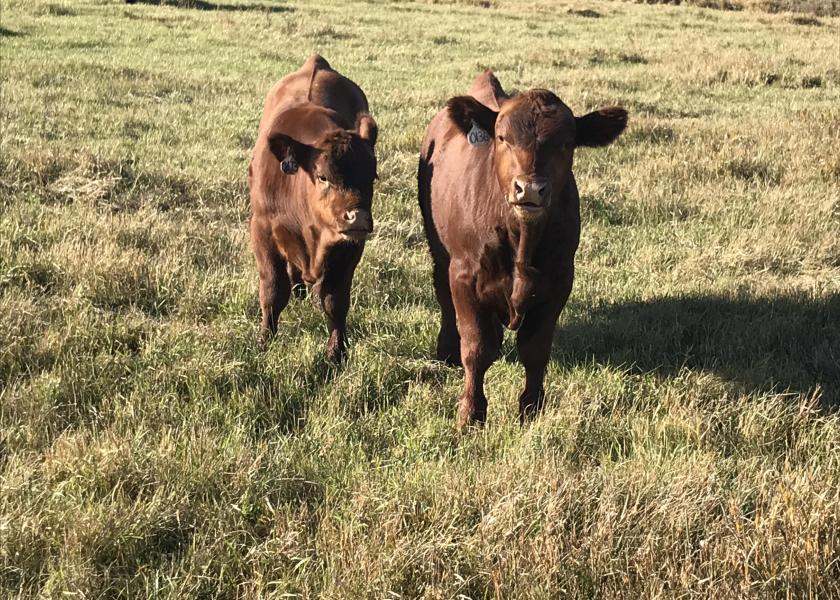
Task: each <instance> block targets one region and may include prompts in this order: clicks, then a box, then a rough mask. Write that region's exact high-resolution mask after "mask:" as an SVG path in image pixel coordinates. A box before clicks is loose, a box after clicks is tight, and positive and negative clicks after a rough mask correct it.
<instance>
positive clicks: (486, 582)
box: [0, 0, 840, 598]
mask: <svg viewBox="0 0 840 600" xmlns="http://www.w3.org/2000/svg"><path fill="white" fill-rule="evenodd" d="M685 4H691V5H692V6H662V5H648V4H647V3H644V4H643V3H632V2H617V1H616V2H599V3H592V2H586V1H583V0H580V1H578V0H564V1H563V2H560V3H558V2H545V1H537V2H534V1H528V2H520V1H519V0H494V1H492V2H487V1H481V0H459V1H446V2H434V1H417V2H410V1H399V2H391V3H385V2H383V3H378V2H364V3H362V2H359V3H355V2H348V3H333V2H314V3H313V2H297V1H288V2H287V1H282V2H273V1H269V0H261V1H251V0H213V1H212V2H211V1H204V0H183V1H181V0H171V1H170V0H163V1H158V0H154V1H152V0H138V1H136V2H134V3H126V2H121V1H120V2H118V1H107V0H78V1H76V2H57V1H55V0H51V1H41V0H37V1H35V2H34V3H33V2H32V1H31V0H8V1H7V2H4V4H3V11H2V15H0V19H2V26H1V27H0V44H2V46H0V52H2V69H0V80H2V98H3V102H2V104H3V111H2V122H1V123H0V125H1V127H0V134H2V152H0V432H1V433H0V472H2V475H0V542H2V543H0V595H2V596H3V597H10V598H18V597H20V598H28V597H58V596H62V597H64V596H67V597H70V596H76V597H86V598H101V597H124V598H138V597H140V598H143V597H154V598H158V597H160V598H164V597H165V598H204V597H218V598H281V597H283V598H288V597H303V598H311V597H327V598H358V597H371V598H386V597H387V598H398V597H399V598H421V597H422V598H454V597H469V598H546V597H568V598H595V597H610V598H612V597H615V598H640V597H641V598H647V597H662V598H677V597H680V598H684V597H692V596H696V597H709V596H712V595H714V596H715V597H720V598H767V597H776V596H782V595H785V594H788V595H790V596H792V597H806V596H809V595H810V596H813V597H821V598H822V597H825V598H831V597H836V596H840V587H838V581H840V559H838V556H840V537H838V531H840V417H838V413H837V406H838V403H840V300H839V299H840V236H838V231H840V191H838V190H840V155H838V151H837V139H838V136H840V109H838V106H840V75H838V74H840V56H838V53H837V39H838V36H840V20H838V18H837V17H836V16H832V15H834V14H836V7H834V5H833V4H832V3H831V2H825V3H819V2H800V1H797V2H748V1H747V0H744V1H743V2H741V1H740V0H733V1H732V2H726V3H722V2H705V3H701V4H707V5H714V6H718V7H720V6H721V5H723V4H727V5H730V4H731V5H733V6H729V8H733V7H734V8H738V7H741V8H744V10H737V11H727V12H723V11H719V10H714V9H713V8H702V7H698V6H697V4H698V3H694V2H687V3H685ZM734 5H738V6H734ZM787 11H798V12H796V13H791V12H787ZM315 51H317V52H320V53H322V54H323V55H324V56H325V57H326V58H327V59H328V60H329V61H330V62H331V63H332V64H333V65H334V66H335V67H336V68H337V69H338V70H340V71H341V72H343V73H345V74H347V75H348V76H350V77H351V78H353V79H354V80H355V81H356V82H358V83H359V84H360V85H361V86H362V87H363V89H364V90H365V91H366V93H367V95H368V98H369V100H370V103H371V108H372V111H373V114H374V116H375V118H376V119H377V121H378V123H379V126H380V132H381V133H380V141H379V144H378V154H379V174H380V181H379V182H378V184H377V189H376V193H375V198H374V217H375V221H376V232H375V235H374V237H373V239H371V241H370V242H369V243H368V245H367V248H366V250H365V255H364V257H363V259H362V262H361V264H360V267H359V270H358V271H357V274H356V279H355V281H354V291H353V306H352V308H351V313H350V323H349V331H348V333H349V337H350V351H349V357H348V361H347V363H346V364H345V365H344V366H343V367H342V368H336V367H334V366H332V365H331V364H329V363H328V362H327V361H326V359H325V357H324V345H325V342H326V333H325V326H324V322H323V317H322V315H321V314H320V312H319V311H318V310H316V308H315V307H314V306H313V304H312V302H311V301H310V300H309V299H307V298H305V297H302V298H293V300H292V302H291V303H290V305H289V307H288V308H287V309H286V311H284V313H283V315H282V318H281V325H280V335H279V336H278V337H277V339H275V340H274V341H273V342H272V343H271V344H269V345H268V347H266V348H265V349H261V348H260V347H258V345H257V344H256V334H257V325H258V316H259V308H258V304H257V286H256V282H257V277H256V272H255V267H254V264H253V258H252V256H251V253H250V250H249V246H248V234H247V221H248V198H247V185H246V170H247V162H248V158H249V154H250V149H251V146H252V145H253V143H254V139H255V134H256V128H257V123H258V120H259V117H260V111H261V107H262V101H263V97H264V94H265V92H266V90H267V89H268V88H269V86H270V85H271V84H272V83H273V82H275V81H276V80H277V79H278V78H279V77H280V76H282V75H283V74H285V73H287V72H289V71H290V70H292V69H294V68H297V67H298V66H299V65H300V64H301V63H302V61H303V60H304V59H305V58H306V57H307V56H308V55H309V54H310V53H311V52H315ZM487 67H491V68H493V69H495V71H496V73H497V75H498V77H499V78H500V80H501V82H502V83H503V85H504V86H505V87H506V88H511V89H527V88H530V87H537V86H539V87H547V88H550V89H552V90H554V91H555V92H556V93H557V94H558V95H559V96H560V97H561V98H562V99H563V100H564V101H565V102H566V103H567V104H568V105H569V106H570V107H572V108H573V109H574V110H575V111H576V112H577V113H583V112H585V111H588V110H592V109H594V108H597V107H598V106H601V105H605V104H618V105H622V106H624V107H626V108H627V109H628V110H629V111H630V122H629V126H628V130H627V131H626V132H625V134H624V135H623V136H622V137H621V138H620V139H619V141H618V142H617V143H616V144H614V145H612V146H610V147H609V148H605V149H601V150H582V151H579V152H578V153H577V154H576V157H575V161H576V162H575V173H576V177H577V182H578V185H579V187H580V190H581V198H582V216H583V221H584V225H583V234H582V236H583V237H582V243H581V248H580V250H579V253H578V262H577V279H576V282H575V289H574V291H573V293H572V296H571V299H570V302H569V304H568V306H567V308H566V310H565V312H564V314H563V315H562V316H561V318H560V321H559V325H558V328H557V333H556V339H555V344H554V348H553V352H552V361H551V364H550V366H549V372H548V376H547V379H546V390H547V395H548V398H547V402H546V411H545V413H544V414H543V415H542V416H541V417H540V418H539V419H538V420H537V421H536V422H535V423H534V424H533V425H531V426H529V427H527V428H524V429H522V428H520V427H519V425H518V419H517V403H516V398H517V396H518V394H519V392H520V390H521V387H522V385H523V373H522V369H521V368H520V366H519V365H518V363H517V362H516V353H515V345H514V344H513V338H512V337H509V338H508V339H507V340H506V343H505V345H504V348H503V358H502V359H500V360H499V361H497V363H496V364H495V365H494V366H493V368H492V369H491V370H490V372H489V373H488V384H487V390H488V396H489V399H490V406H489V416H488V423H487V426H486V428H485V429H483V430H481V431H474V432H470V433H467V434H465V435H459V434H456V433H455V430H454V416H455V399H456V397H457V396H458V394H459V392H460V386H461V372H460V371H459V370H457V369H453V368H449V367H447V366H445V365H443V364H441V363H438V362H437V361H435V360H433V359H432V354H433V347H434V343H435V337H436V334H437V324H438V312H437V305H436V302H435V298H434V293H433V290H432V285H431V261H430V259H429V256H428V252H427V250H426V247H425V240H424V237H423V233H422V226H421V220H420V215H419V211H418V209H417V200H416V192H415V177H416V167H417V152H418V147H419V143H420V139H421V137H422V134H423V130H424V127H425V125H426V123H427V122H428V120H429V119H430V118H431V117H432V115H434V114H435V112H436V111H437V110H438V109H439V108H440V107H441V106H442V105H443V104H444V102H445V101H446V100H447V98H449V97H450V96H452V95H455V94H460V93H464V91H465V90H466V89H467V88H468V86H469V85H470V82H471V81H472V79H473V78H474V77H475V75H476V74H477V73H479V72H480V71H481V70H482V69H484V68H487Z"/></svg>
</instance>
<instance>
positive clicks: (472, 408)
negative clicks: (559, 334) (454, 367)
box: [449, 263, 502, 429]
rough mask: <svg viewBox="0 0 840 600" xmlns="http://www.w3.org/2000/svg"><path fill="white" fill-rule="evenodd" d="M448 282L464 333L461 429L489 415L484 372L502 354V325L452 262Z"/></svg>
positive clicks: (462, 337) (462, 335)
mask: <svg viewBox="0 0 840 600" xmlns="http://www.w3.org/2000/svg"><path fill="white" fill-rule="evenodd" d="M449 284H450V289H451V290H452V300H453V303H454V306H455V312H456V314H457V319H458V333H459V334H460V337H461V364H462V365H463V366H464V390H463V392H462V393H461V397H460V398H459V399H458V418H457V425H458V428H459V429H463V428H464V427H466V426H468V425H471V424H477V425H481V424H483V423H484V421H485V420H486V419H487V397H486V396H485V395H484V375H485V373H487V369H489V368H490V365H492V364H493V361H495V360H496V358H498V356H499V350H500V348H501V345H502V326H501V323H499V322H498V319H496V317H495V315H494V314H493V313H491V312H489V311H487V310H485V309H483V308H482V307H481V306H480V305H479V303H478V299H477V298H476V295H475V288H474V285H473V283H472V281H471V280H470V279H469V278H468V277H466V276H464V275H462V273H461V271H460V269H458V267H457V266H456V265H455V264H454V263H453V264H452V265H450V269H449Z"/></svg>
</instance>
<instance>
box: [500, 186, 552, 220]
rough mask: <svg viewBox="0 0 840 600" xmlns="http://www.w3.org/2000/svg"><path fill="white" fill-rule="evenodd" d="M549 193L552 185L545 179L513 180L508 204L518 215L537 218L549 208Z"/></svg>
mask: <svg viewBox="0 0 840 600" xmlns="http://www.w3.org/2000/svg"><path fill="white" fill-rule="evenodd" d="M549 191H550V185H549V183H548V181H546V180H545V179H537V178H534V179H526V178H524V177H517V178H515V179H514V180H513V191H512V192H511V194H510V195H509V196H508V202H509V203H510V205H511V207H512V208H513V210H514V212H515V213H516V214H517V215H519V216H521V217H536V216H539V215H541V214H542V213H543V212H544V211H545V210H546V209H547V208H548V202H549Z"/></svg>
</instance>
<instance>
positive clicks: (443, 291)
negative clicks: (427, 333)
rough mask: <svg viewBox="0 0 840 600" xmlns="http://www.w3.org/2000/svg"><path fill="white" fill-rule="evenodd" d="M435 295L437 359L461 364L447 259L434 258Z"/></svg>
mask: <svg viewBox="0 0 840 600" xmlns="http://www.w3.org/2000/svg"><path fill="white" fill-rule="evenodd" d="M434 281H435V296H437V301H438V304H439V305H440V331H439V332H438V337H437V349H436V355H437V359H438V360H440V361H443V362H445V363H447V364H450V365H453V366H459V365H460V364H461V336H460V335H459V334H458V325H457V321H456V318H455V305H454V304H453V303H452V290H451V289H450V288H449V261H448V260H447V261H446V262H445V263H444V261H442V260H440V259H435V265H434Z"/></svg>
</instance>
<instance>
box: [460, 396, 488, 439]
mask: <svg viewBox="0 0 840 600" xmlns="http://www.w3.org/2000/svg"><path fill="white" fill-rule="evenodd" d="M486 420H487V400H484V399H479V400H468V399H466V398H462V399H461V400H460V401H459V402H458V417H457V420H456V424H457V427H458V430H459V431H464V430H465V429H468V428H479V429H480V428H482V427H484V423H485V421H486Z"/></svg>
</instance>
